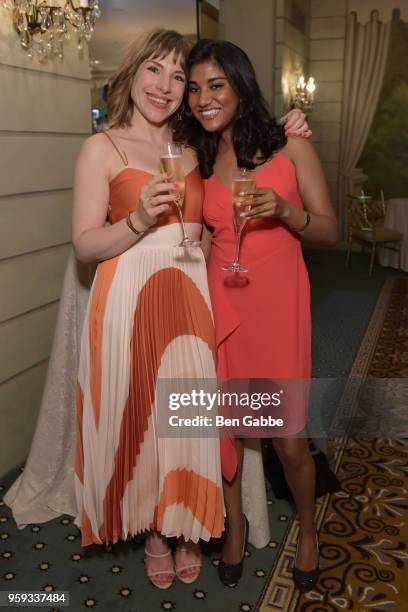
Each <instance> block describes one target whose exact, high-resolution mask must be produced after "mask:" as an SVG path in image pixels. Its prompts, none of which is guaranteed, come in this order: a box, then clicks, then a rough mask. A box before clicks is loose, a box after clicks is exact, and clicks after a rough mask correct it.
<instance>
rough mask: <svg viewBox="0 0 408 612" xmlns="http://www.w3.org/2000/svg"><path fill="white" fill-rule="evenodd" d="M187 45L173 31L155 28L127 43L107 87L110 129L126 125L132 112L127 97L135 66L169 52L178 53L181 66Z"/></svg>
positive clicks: (187, 50) (188, 49)
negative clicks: (125, 51)
mask: <svg viewBox="0 0 408 612" xmlns="http://www.w3.org/2000/svg"><path fill="white" fill-rule="evenodd" d="M190 48H191V44H190V43H189V42H188V41H187V40H186V39H185V38H184V37H183V36H182V35H181V34H179V32H176V31H174V30H165V29H162V28H157V29H155V30H151V31H150V32H146V33H145V34H143V35H142V36H140V37H138V38H137V39H136V40H135V41H133V42H132V43H131V45H130V46H129V48H128V50H127V53H126V55H125V57H124V59H123V62H122V64H121V66H120V67H119V68H118V70H117V72H116V73H115V74H114V75H113V77H112V79H111V81H110V83H109V90H108V104H107V105H108V124H109V127H111V128H121V127H128V126H130V124H131V120H132V115H133V107H134V104H133V101H132V98H131V96H130V92H131V89H132V83H133V79H134V77H135V74H136V71H137V69H138V68H139V66H140V65H141V64H142V63H143V62H144V61H145V60H147V59H149V58H151V59H157V58H163V57H166V56H167V55H168V54H169V53H171V52H172V51H174V52H175V56H176V57H178V56H180V59H181V65H182V67H183V68H184V62H185V59H186V57H187V55H188V53H189V51H190Z"/></svg>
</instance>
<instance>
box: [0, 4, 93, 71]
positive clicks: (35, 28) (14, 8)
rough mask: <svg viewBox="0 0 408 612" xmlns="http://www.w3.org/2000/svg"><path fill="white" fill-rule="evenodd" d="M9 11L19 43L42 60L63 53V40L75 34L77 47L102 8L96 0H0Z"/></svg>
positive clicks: (86, 38) (84, 38) (89, 31)
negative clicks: (72, 33)
mask: <svg viewBox="0 0 408 612" xmlns="http://www.w3.org/2000/svg"><path fill="white" fill-rule="evenodd" d="M0 6H3V7H4V8H6V9H8V10H10V12H11V13H12V18H13V23H14V27H15V28H16V30H17V32H18V33H19V35H20V44H21V46H22V48H23V49H25V51H27V54H28V56H29V57H34V56H35V57H37V59H38V60H39V61H40V62H44V61H46V60H47V59H49V58H50V57H52V56H57V57H59V58H60V59H63V57H64V40H68V39H69V38H70V37H71V31H72V30H74V31H75V32H76V34H77V40H78V49H79V50H81V49H82V47H83V42H84V40H87V41H88V40H90V38H91V35H92V32H93V31H94V27H95V22H96V20H97V19H98V17H100V14H101V11H100V8H99V3H98V0H0Z"/></svg>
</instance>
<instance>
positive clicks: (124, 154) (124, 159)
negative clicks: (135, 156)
mask: <svg viewBox="0 0 408 612" xmlns="http://www.w3.org/2000/svg"><path fill="white" fill-rule="evenodd" d="M102 134H105V136H106V137H107V138H109V140H110V141H111V143H112V144H113V146H114V147H115V149H116V151H117V153H118V155H119V157H120V159H121V160H122V161H123V163H124V165H125V166H128V165H129V162H128V158H127V155H126V153H125V151H121V150H120V149H119V148H118V147H117V145H116V143H115V141H114V140H113V138H112V136H111V135H110V134H108V132H102Z"/></svg>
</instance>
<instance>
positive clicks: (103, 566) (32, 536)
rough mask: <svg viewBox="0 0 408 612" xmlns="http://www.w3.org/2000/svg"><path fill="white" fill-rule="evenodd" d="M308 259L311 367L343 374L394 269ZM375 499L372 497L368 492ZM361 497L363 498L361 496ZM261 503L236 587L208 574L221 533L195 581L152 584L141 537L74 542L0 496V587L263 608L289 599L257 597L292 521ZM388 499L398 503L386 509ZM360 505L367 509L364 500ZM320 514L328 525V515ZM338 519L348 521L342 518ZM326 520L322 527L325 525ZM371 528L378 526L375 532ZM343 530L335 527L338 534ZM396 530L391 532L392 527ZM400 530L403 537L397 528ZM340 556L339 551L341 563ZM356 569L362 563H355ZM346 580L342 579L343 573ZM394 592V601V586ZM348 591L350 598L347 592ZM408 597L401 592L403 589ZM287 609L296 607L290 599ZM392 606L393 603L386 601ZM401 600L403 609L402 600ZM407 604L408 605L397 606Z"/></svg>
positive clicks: (392, 464)
mask: <svg viewBox="0 0 408 612" xmlns="http://www.w3.org/2000/svg"><path fill="white" fill-rule="evenodd" d="M306 259H307V263H308V267H309V272H310V276H311V285H312V312H313V324H314V330H313V364H314V375H315V376H319V377H327V376H328V377H341V376H344V377H345V376H347V375H348V374H349V371H350V368H351V366H352V364H353V360H354V358H355V355H356V353H357V350H358V347H359V345H360V342H361V340H362V338H363V336H364V333H365V330H366V327H367V321H368V320H369V318H370V316H371V315H372V312H373V310H374V307H375V304H376V302H377V299H378V295H379V293H380V290H381V287H382V285H383V283H384V281H385V280H386V278H387V277H388V276H391V277H392V276H394V275H395V273H394V272H393V271H390V270H385V269H383V268H381V267H379V266H376V267H375V270H374V274H373V276H372V277H371V278H369V277H368V275H367V267H368V264H367V257H366V256H363V255H361V256H360V254H358V253H356V254H355V257H354V258H353V262H352V267H351V268H350V270H348V271H346V270H345V268H344V254H343V253H340V252H328V251H318V250H314V251H308V252H307V253H306ZM339 452H340V450H339ZM387 452H388V451H387ZM361 454H362V450H361V449H360V447H357V450H356V453H355V455H353V452H350V453H349V455H348V460H347V461H345V463H344V465H343V466H342V469H343V470H345V472H344V473H345V475H347V474H349V475H350V474H352V473H353V471H352V468H353V466H354V469H355V468H356V466H360V465H362V464H363V463H362V462H363V457H362V458H361V459H360V455H361ZM339 456H340V455H339ZM344 456H345V455H344ZM364 461H365V460H364ZM402 461H403V457H402V456H397V455H396V454H394V452H393V453H392V455H390V456H388V455H386V457H385V459H384V460H383V463H384V464H386V465H388V468H387V467H384V468H382V470H383V471H382V472H379V475H380V476H381V475H383V474H385V476H387V474H388V471H387V470H389V469H391V470H392V471H393V472H395V474H389V476H388V477H392V478H393V479H394V480H398V479H400V478H401V476H400V475H399V470H400V464H401V462H402ZM380 463H381V461H380V462H379V463H378V466H380ZM364 465H365V463H364ZM367 465H368V464H367ZM359 469H360V468H359ZM367 469H368V468H367ZM370 469H371V468H370ZM372 470H373V471H378V470H380V467H376V466H375V465H373V466H372ZM15 477H16V473H15V472H14V473H12V474H9V475H8V476H7V477H5V478H4V479H2V480H1V482H0V491H2V492H3V493H4V492H5V490H6V489H7V487H8V486H9V485H10V484H11V483H12V482H13V481H14V479H15ZM350 482H351V479H350ZM350 486H352V485H350ZM360 486H363V488H364V486H365V485H364V481H363V480H361V483H360ZM372 486H373V487H375V490H377V489H378V490H379V491H380V490H381V489H382V488H383V486H382V485H381V484H375V483H372ZM398 486H401V485H396V487H397V488H398ZM357 495H359V493H357ZM360 495H362V496H364V495H366V493H364V492H363V493H360ZM0 497H1V493H0ZM370 499H371V498H370ZM373 499H374V501H375V497H373ZM347 501H348V500H347V499H345V498H344V499H342V498H338V506H339V505H340V506H342V508H344V505H345V506H346V507H347ZM357 501H358V500H357ZM383 501H384V500H382V501H380V502H378V500H377V502H375V503H377V505H378V503H381V504H382V505H381V506H380V509H381V512H383V513H385V516H386V518H387V521H388V520H389V513H390V512H391V517H394V518H393V519H392V520H393V521H394V522H393V524H394V526H396V528H397V529H400V527H398V526H397V525H398V524H399V523H400V522H401V520H402V519H401V517H400V516H399V515H398V512H401V508H402V509H403V510H404V508H405V506H404V505H403V504H402V505H401V504H399V503H398V501H395V500H394V501H393V503H392V504H391V508H392V510H389V509H388V506H387V507H385V505H384V503H383ZM359 503H360V504H361V505H363V504H366V505H367V502H365V501H364V500H362V501H360V502H359ZM268 504H269V506H268V509H269V516H270V524H271V529H272V539H271V541H270V542H269V545H268V546H267V547H266V548H265V549H263V550H256V549H254V548H253V547H251V546H249V548H248V553H247V558H246V561H245V568H244V575H243V578H242V580H241V581H240V583H239V585H238V587H237V588H234V589H228V588H226V587H223V586H222V585H221V584H220V583H219V581H218V578H217V576H216V566H217V563H218V559H219V543H217V542H214V543H212V545H211V546H208V547H207V549H206V551H205V558H204V569H203V572H202V574H201V576H200V578H199V580H198V581H197V582H196V583H195V584H193V585H191V586H186V585H182V584H181V583H180V582H178V581H176V582H175V583H174V585H173V586H172V587H171V589H169V590H168V591H159V590H158V589H155V588H154V587H153V586H152V585H150V583H149V582H148V580H147V579H146V577H145V573H144V569H143V566H142V558H143V547H142V544H141V543H140V542H137V541H132V542H126V543H120V544H118V545H116V546H114V547H113V548H107V549H103V548H98V547H96V546H94V547H90V548H87V549H85V550H84V549H81V546H80V543H79V537H78V530H77V529H76V527H75V526H73V525H72V522H71V519H70V518H69V517H63V518H61V519H57V520H55V521H51V522H49V523H47V524H45V525H34V526H32V525H30V526H29V527H27V528H26V529H23V530H21V531H19V530H17V528H16V526H15V524H14V521H13V520H12V518H11V516H10V512H9V510H8V508H6V507H5V506H4V505H2V502H1V501H0V590H12V589H25V590H27V589H33V590H34V589H35V590H43V591H49V592H52V591H53V590H68V591H70V597H71V603H70V606H69V608H63V607H61V608H58V606H56V607H54V608H52V607H46V608H42V609H43V610H48V611H49V612H50V611H51V610H54V611H57V610H60V611H61V612H62V611H63V610H69V612H80V611H81V610H84V609H87V608H92V609H93V608H94V609H95V610H98V612H99V611H101V612H102V611H103V612H105V611H106V612H122V611H123V612H156V611H157V612H160V611H162V610H175V611H176V612H184V611H186V612H190V611H191V612H195V611H199V612H254V611H255V610H257V609H258V605H257V602H258V601H261V594H262V593H263V594H264V595H263V597H262V601H263V602H264V603H263V604H262V606H264V607H263V609H265V610H274V609H275V610H284V609H289V608H283V607H281V608H276V607H275V608H273V607H265V606H267V601H268V597H269V595H268V594H269V587H268V585H270V581H269V579H268V576H269V575H270V572H271V568H272V567H273V570H272V572H273V574H274V575H276V567H277V566H278V564H280V563H281V561H280V560H281V559H282V554H279V562H278V563H277V564H275V565H274V562H275V559H276V556H277V554H278V552H279V551H280V550H281V549H280V546H281V543H282V542H283V541H284V542H285V546H284V548H283V549H282V550H285V548H286V543H288V542H289V543H290V542H293V538H294V534H295V532H296V525H295V524H292V514H293V510H292V507H291V506H290V504H288V503H287V502H285V501H282V500H275V499H274V498H273V497H272V496H271V495H270V496H269V501H268ZM396 509H397V511H398V512H397V514H396V515H394V513H395V512H396ZM336 511H337V512H340V509H339V508H338V509H337V510H336ZM332 512H333V511H332ZM341 512H342V513H343V514H344V512H345V510H344V509H341ZM361 512H362V513H365V510H364V507H363V510H361ZM319 516H322V517H323V516H327V517H329V516H330V513H328V512H326V509H325V508H321V509H320V508H319ZM364 516H365V515H364ZM364 516H363V518H364ZM342 520H343V519H342ZM379 520H380V521H381V520H384V518H381V517H380V519H379ZM326 522H327V523H328V525H330V529H331V530H332V531H333V533H335V532H336V528H337V527H336V525H337V523H336V521H332V522H331V523H330V522H329V521H326ZM344 522H345V525H346V527H347V526H348V523H347V521H344ZM341 524H343V523H341ZM353 524H354V523H353ZM363 524H365V523H363ZM339 525H340V522H339ZM368 527H369V529H371V530H372V531H371V532H369V531H368V530H367V529H365V528H364V529H363V530H362V531H364V532H365V534H369V535H372V537H373V538H374V544H375V542H377V541H378V542H379V541H380V540H381V539H390V538H389V537H388V535H387V537H384V538H383V537H382V536H381V529H380V527H381V526H379V524H378V525H377V524H376V523H372V520H371V521H369V525H368ZM348 528H349V526H348ZM324 529H326V526H325V527H324ZM324 529H323V528H322V533H323V536H324V537H322V540H323V543H324V546H325V548H324V550H322V556H323V557H324V558H325V561H324V562H325V564H327V563H331V564H332V565H335V564H336V563H335V560H336V557H335V556H331V555H335V554H336V553H335V548H333V547H332V546H331V544H330V542H331V540H329V533H328V532H327V534H326V533H325V532H324ZM339 529H340V527H339ZM343 529H344V527H343ZM375 529H377V530H378V531H377V532H375ZM341 533H342V532H341V531H340V535H341ZM287 534H289V535H287ZM378 534H379V535H380V536H381V537H379V535H378ZM396 538H397V539H398V536H397V537H396ZM347 539H348V538H347ZM359 539H361V538H359V537H356V538H355V547H356V550H360V551H362V552H364V553H365V554H366V555H368V554H371V556H372V555H375V554H380V553H379V552H378V549H377V548H375V547H374V548H373V547H371V549H370V548H369V547H370V542H368V544H367V543H365V542H364V541H363V542H362V543H361V544H359ZM400 539H401V541H402V540H403V538H402V537H400ZM343 540H344V538H343V537H341V540H340V541H341V542H342V541H343ZM337 542H338V541H337ZM353 542H354V539H353ZM392 542H393V545H392V547H391V549H389V548H387V546H385V558H386V560H388V561H389V563H390V565H386V566H385V570H387V571H395V570H394V565H395V564H396V561H399V562H403V558H402V559H400V557H399V556H398V555H399V554H400V552H404V551H403V550H402V549H401V551H400V549H398V548H395V551H396V552H395V551H394V552H392V554H391V555H390V550H391V551H392V550H394V548H393V546H394V542H395V537H394V539H393V540H392ZM329 544H330V545H329ZM328 545H329V546H328ZM288 550H289V551H290V553H292V552H293V546H292V548H290V546H289V549H288ZM333 551H334V552H333ZM370 551H374V552H370ZM387 551H388V552H387ZM340 552H341V551H340ZM381 554H383V555H384V552H383V551H381ZM288 557H289V555H288V553H286V559H287V560H286V563H289V559H288ZM341 558H342V557H341V556H340V557H339V560H338V561H337V563H338V564H339V567H340V565H341V563H340V560H341ZM330 559H331V561H330ZM368 563H370V561H368ZM343 565H344V563H343ZM353 571H354V570H353ZM355 571H357V569H356V570H355ZM358 571H359V572H360V573H361V571H362V570H358ZM333 576H334V573H333ZM346 580H347V582H350V581H349V579H348V577H347V576H346ZM367 580H368V579H367ZM379 583H380V584H381V585H387V584H388V585H389V586H391V585H395V581H394V580H393V579H391V580H388V581H387V579H386V576H385V577H384V576H382V578H381V580H380V581H379ZM352 584H354V583H352ZM376 586H377V585H376V584H374V589H376ZM334 588H336V589H337V590H339V587H338V586H337V583H335V587H333V585H332V586H331V585H330V584H327V583H325V584H324V588H323V586H322V585H319V589H318V590H317V591H316V593H317V597H322V596H323V594H324V593H326V592H329V591H330V593H331V594H333V592H334ZM384 588H385V587H384ZM339 592H340V596H344V595H343V594H342V593H343V591H341V589H340V590H339ZM389 592H391V591H389ZM394 600H397V601H398V599H397V598H396V596H395V595H394ZM323 601H324V600H323ZM347 601H350V598H349V599H348V600H347ZM379 601H381V600H379ZM406 601H408V598H407V599H406ZM305 604H306V606H308V607H306V608H304V609H308V610H313V611H315V610H330V609H335V610H341V609H354V610H358V611H359V612H361V611H362V610H363V609H364V608H362V607H359V605H355V606H354V608H350V607H347V606H349V604H348V603H347V605H346V606H345V607H344V606H343V608H341V606H340V605H337V607H334V608H333V607H332V608H330V605H332V604H326V603H319V599H317V600H314V601H312V600H303V599H302V600H301V602H300V605H301V606H302V605H305ZM24 609H27V608H24ZM292 609H296V608H293V607H292ZM298 609H302V608H301V607H300V608H298ZM367 609H369V610H371V609H374V610H375V609H376V610H386V609H392V608H386V607H384V606H382V607H381V606H380V607H378V606H377V608H375V607H373V606H371V608H367ZM394 609H398V608H395V607H394ZM400 609H401V610H404V608H400ZM405 609H407V608H406V607H405ZM22 610H23V608H22Z"/></svg>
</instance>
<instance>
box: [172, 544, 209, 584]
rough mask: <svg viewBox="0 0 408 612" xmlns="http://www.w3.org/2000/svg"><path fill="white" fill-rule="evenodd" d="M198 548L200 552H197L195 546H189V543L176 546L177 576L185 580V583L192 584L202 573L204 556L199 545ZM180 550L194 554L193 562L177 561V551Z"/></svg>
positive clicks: (182, 580)
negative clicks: (182, 562) (179, 562)
mask: <svg viewBox="0 0 408 612" xmlns="http://www.w3.org/2000/svg"><path fill="white" fill-rule="evenodd" d="M196 550H197V551H198V554H196V551H195V550H194V548H193V547H191V546H188V543H187V544H183V545H182V546H176V555H175V557H176V561H175V566H176V576H177V578H179V579H180V580H181V582H184V584H191V583H192V582H194V581H195V580H197V578H198V577H199V575H200V572H201V567H202V565H203V558H202V553H201V550H200V547H199V546H197V547H196ZM178 552H188V553H190V554H191V555H192V556H193V560H192V562H191V563H187V564H186V565H179V564H178V563H177V553H178ZM194 559H195V560H194ZM191 570H195V571H191Z"/></svg>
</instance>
